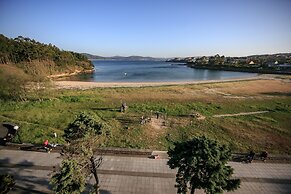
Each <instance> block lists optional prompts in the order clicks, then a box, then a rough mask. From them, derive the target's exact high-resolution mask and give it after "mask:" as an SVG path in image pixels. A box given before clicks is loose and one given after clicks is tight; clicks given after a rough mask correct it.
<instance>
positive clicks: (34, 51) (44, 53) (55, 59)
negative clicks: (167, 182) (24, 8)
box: [0, 34, 93, 75]
mask: <svg viewBox="0 0 291 194" xmlns="http://www.w3.org/2000/svg"><path fill="white" fill-rule="evenodd" d="M0 64H17V67H19V68H21V69H24V70H25V72H26V73H28V74H35V73H38V74H39V73H44V74H46V75H51V74H54V73H56V72H72V71H74V70H76V69H78V70H81V71H82V70H92V69H93V65H92V63H91V62H90V61H89V60H88V59H87V57H85V56H84V55H82V54H80V53H76V52H71V51H64V50H60V49H59V48H58V47H56V46H55V45H52V44H43V43H40V42H38V41H36V40H34V39H30V38H25V37H22V36H18V37H17V38H14V39H9V38H7V37H5V36H4V35H3V34H0Z"/></svg>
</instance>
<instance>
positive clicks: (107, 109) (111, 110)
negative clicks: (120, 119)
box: [92, 108, 120, 112]
mask: <svg viewBox="0 0 291 194" xmlns="http://www.w3.org/2000/svg"><path fill="white" fill-rule="evenodd" d="M92 110H104V111H110V112H120V108H92Z"/></svg>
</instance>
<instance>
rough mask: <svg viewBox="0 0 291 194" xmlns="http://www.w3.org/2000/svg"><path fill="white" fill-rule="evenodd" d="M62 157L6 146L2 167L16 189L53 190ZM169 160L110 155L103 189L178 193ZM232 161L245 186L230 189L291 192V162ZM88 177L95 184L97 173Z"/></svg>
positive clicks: (102, 170) (0, 161) (106, 159)
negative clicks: (7, 148)
mask: <svg viewBox="0 0 291 194" xmlns="http://www.w3.org/2000/svg"><path fill="white" fill-rule="evenodd" d="M61 160H62V159H61V158H60V155H59V154H58V153H50V154H47V153H41V152H31V151H20V150H5V149H2V150H0V171H1V172H8V173H10V174H13V175H14V176H15V177H16V189H14V190H13V191H12V193H52V192H51V191H50V187H49V184H48V182H49V179H50V176H51V174H52V172H53V170H54V166H57V165H58V164H59V163H60V162H61ZM166 163H167V159H149V158H146V157H131V156H110V155H106V156H104V162H103V164H102V166H101V167H100V169H98V172H99V174H100V180H101V193H104V194H114V193H122V194H123V193H124V194H125V193H126V194H127V193H138V194H143V193H159V194H160V193H165V194H171V193H173V194H174V193H176V189H175V187H174V185H175V173H176V171H175V170H172V169H169V168H168V166H167V165H166ZM229 164H230V165H231V166H232V167H233V168H234V169H235V171H234V176H235V177H239V178H241V180H242V185H241V188H240V189H239V190H237V191H235V192H230V193H238V194H240V193H286V194H287V193H291V164H276V163H252V164H244V163H236V162H230V163H229ZM88 179H89V182H90V183H92V184H93V177H89V178H88ZM197 193H203V192H202V191H198V192H197Z"/></svg>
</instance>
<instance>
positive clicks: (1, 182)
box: [0, 174, 15, 194]
mask: <svg viewBox="0 0 291 194" xmlns="http://www.w3.org/2000/svg"><path fill="white" fill-rule="evenodd" d="M14 185H15V180H14V177H13V176H12V175H9V174H1V175H0V194H6V193H9V191H10V190H11V189H12V188H13V187H14Z"/></svg>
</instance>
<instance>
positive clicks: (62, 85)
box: [54, 74, 276, 89]
mask: <svg viewBox="0 0 291 194" xmlns="http://www.w3.org/2000/svg"><path fill="white" fill-rule="evenodd" d="M275 76H276V75H270V74H268V75H264V74H263V75H257V76H254V77H245V78H232V79H223V80H202V81H182V82H83V81H54V84H55V86H56V88H57V89H92V88H119V87H137V88H138V87H153V86H175V85H194V84H208V83H223V82H237V81H251V80H263V79H274V78H275Z"/></svg>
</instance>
